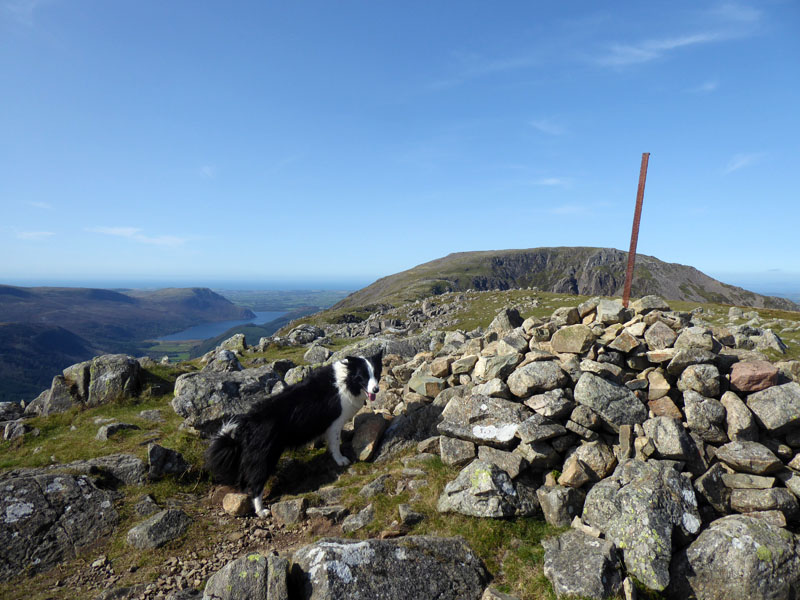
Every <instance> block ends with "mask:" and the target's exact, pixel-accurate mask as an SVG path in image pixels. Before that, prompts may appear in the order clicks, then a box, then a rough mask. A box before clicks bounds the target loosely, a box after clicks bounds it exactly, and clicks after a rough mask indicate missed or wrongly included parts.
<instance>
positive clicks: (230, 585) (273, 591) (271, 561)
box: [203, 552, 289, 600]
mask: <svg viewBox="0 0 800 600" xmlns="http://www.w3.org/2000/svg"><path fill="white" fill-rule="evenodd" d="M288 569H289V561H287V560H286V559H285V558H280V557H277V556H268V557H265V556H263V555H261V554H259V553H257V552H256V553H253V554H248V555H246V556H242V557H241V558H237V559H236V560H232V561H231V562H229V563H228V564H226V565H225V566H224V567H222V568H221V569H220V570H219V571H217V572H216V573H215V574H214V575H212V576H211V578H210V579H209V580H208V583H207V584H206V587H205V591H204V592H203V600H239V599H241V598H247V599H248V600H288V598H289V590H288Z"/></svg>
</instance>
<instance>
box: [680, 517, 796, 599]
mask: <svg viewBox="0 0 800 600" xmlns="http://www.w3.org/2000/svg"><path fill="white" fill-rule="evenodd" d="M671 582H672V583H671V585H670V588H669V598H672V599H675V600H677V599H681V600H683V599H685V598H694V597H697V598H703V600H729V599H730V598H747V599H748V600H790V599H793V598H797V593H798V590H800V546H798V540H797V538H796V537H795V536H794V535H792V534H791V533H789V532H788V531H786V530H785V529H781V528H779V527H775V526H773V525H770V524H769V523H766V522H764V521H762V520H760V519H757V518H754V517H747V516H744V515H732V516H728V517H723V518H721V519H717V520H716V521H714V522H713V523H711V525H710V526H709V527H708V529H706V530H705V531H703V532H702V533H701V534H700V535H699V536H698V537H697V539H696V540H694V541H693V542H692V543H691V544H690V545H689V546H688V547H687V548H686V549H685V550H683V551H681V552H680V553H679V554H677V555H676V557H675V561H674V562H673V567H672V573H671Z"/></svg>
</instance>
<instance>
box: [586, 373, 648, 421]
mask: <svg viewBox="0 0 800 600" xmlns="http://www.w3.org/2000/svg"><path fill="white" fill-rule="evenodd" d="M574 394H575V401H576V402H577V403H578V404H583V405H584V406H588V407H589V408H591V409H592V410H593V411H594V412H596V413H597V414H598V415H600V417H601V418H602V419H603V421H605V422H606V423H607V424H608V425H609V426H610V427H611V428H612V429H614V430H615V431H619V426H620V425H634V424H636V423H644V422H645V420H646V419H647V407H646V406H645V405H644V404H643V403H642V402H641V401H640V400H639V399H638V398H637V397H636V396H635V395H634V393H633V392H632V391H630V390H629V389H628V388H627V387H625V386H624V385H618V384H616V383H613V382H611V381H608V380H606V379H603V378H602V377H599V376H597V375H594V374H593V373H584V374H583V375H581V377H580V379H579V380H578V383H577V384H576V385H575V392H574Z"/></svg>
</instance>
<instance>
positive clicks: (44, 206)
mask: <svg viewBox="0 0 800 600" xmlns="http://www.w3.org/2000/svg"><path fill="white" fill-rule="evenodd" d="M25 204H27V205H28V206H32V207H34V208H41V209H42V210H51V209H52V208H53V205H52V204H50V203H49V202H26V203H25Z"/></svg>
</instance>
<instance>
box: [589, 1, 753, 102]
mask: <svg viewBox="0 0 800 600" xmlns="http://www.w3.org/2000/svg"><path fill="white" fill-rule="evenodd" d="M696 17H697V21H698V22H699V23H701V24H700V25H698V26H697V31H693V32H688V33H679V34H675V35H671V36H663V37H652V38H648V39H645V40H641V41H638V42H633V43H620V42H617V43H612V44H610V45H608V46H607V47H606V48H605V51H604V52H601V53H600V54H599V56H596V57H595V58H594V59H593V61H594V62H595V64H597V65H600V66H603V67H612V68H613V67H616V68H622V67H627V66H631V65H637V64H643V63H648V62H651V61H654V60H658V59H662V58H666V57H667V56H668V55H670V54H672V53H675V52H677V51H680V50H684V49H689V48H692V47H695V46H703V45H706V44H712V43H718V42H724V41H729V40H734V39H739V38H743V37H747V36H750V35H753V34H754V33H755V32H756V31H757V28H758V24H759V22H760V21H761V19H762V12H761V11H760V10H758V9H756V8H753V7H751V6H748V5H746V4H741V3H736V2H723V3H720V4H717V5H716V6H713V7H712V8H710V9H707V10H704V11H700V12H698V13H696ZM706 91H713V89H712V90H706Z"/></svg>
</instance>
